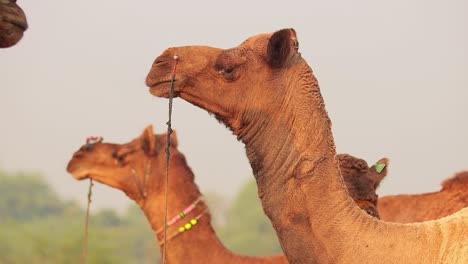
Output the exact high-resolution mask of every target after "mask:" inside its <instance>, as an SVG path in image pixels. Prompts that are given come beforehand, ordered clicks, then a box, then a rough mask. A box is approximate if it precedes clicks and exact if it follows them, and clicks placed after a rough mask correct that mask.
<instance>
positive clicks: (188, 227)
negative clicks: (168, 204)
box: [184, 223, 192, 230]
mask: <svg viewBox="0 0 468 264" xmlns="http://www.w3.org/2000/svg"><path fill="white" fill-rule="evenodd" d="M184 227H185V230H189V229H190V228H191V227H192V224H190V223H186V224H185V225H184Z"/></svg>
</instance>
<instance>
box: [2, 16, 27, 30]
mask: <svg viewBox="0 0 468 264" xmlns="http://www.w3.org/2000/svg"><path fill="white" fill-rule="evenodd" d="M3 22H7V23H10V24H12V25H14V26H16V27H18V28H20V29H21V30H22V31H26V30H27V29H28V23H27V22H26V21H19V20H15V19H7V18H3Z"/></svg>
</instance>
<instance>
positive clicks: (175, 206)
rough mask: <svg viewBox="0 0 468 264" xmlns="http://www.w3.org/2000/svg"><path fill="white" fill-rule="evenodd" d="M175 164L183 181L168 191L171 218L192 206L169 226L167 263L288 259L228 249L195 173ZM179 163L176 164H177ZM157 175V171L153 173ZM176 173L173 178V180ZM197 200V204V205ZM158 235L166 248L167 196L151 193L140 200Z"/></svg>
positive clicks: (271, 261) (172, 173) (175, 170)
mask: <svg viewBox="0 0 468 264" xmlns="http://www.w3.org/2000/svg"><path fill="white" fill-rule="evenodd" d="M173 165H174V171H171V173H170V174H171V175H174V177H175V176H176V177H177V178H178V179H181V180H182V181H181V182H180V183H177V193H175V192H170V193H169V199H168V201H169V204H168V218H167V219H168V222H169V221H170V220H171V219H172V218H173V217H174V216H177V215H178V214H179V213H180V212H182V211H184V210H185V211H186V212H187V211H188V210H186V209H189V208H192V209H191V210H190V212H187V213H186V216H185V217H183V218H181V219H180V220H178V221H176V222H175V223H173V225H171V226H170V227H168V228H167V240H166V247H167V248H166V263H168V264H170V263H227V264H231V263H232V264H234V263H236V264H237V263H249V264H255V263H287V261H286V258H285V257H284V256H278V255H277V256H271V257H264V258H263V257H249V256H240V255H236V254H234V253H232V252H231V251H229V250H228V249H226V248H225V247H224V246H223V244H222V243H221V242H220V240H219V239H218V237H217V236H216V233H215V231H214V229H213V227H212V225H211V215H210V213H209V211H208V207H207V205H206V204H205V202H204V201H203V200H200V201H199V202H197V201H198V199H199V198H200V197H201V193H200V191H199V189H198V187H197V185H196V184H195V183H194V182H193V174H192V172H191V170H190V169H189V168H188V166H184V167H180V166H175V164H173ZM175 167H177V168H175ZM152 176H156V175H152ZM174 177H173V178H172V179H173V180H175V179H174ZM194 203H196V205H194ZM141 208H142V210H143V212H144V213H145V215H146V217H147V219H148V221H149V222H150V225H151V228H152V229H153V232H154V233H155V238H156V239H157V243H158V245H159V248H160V252H161V253H162V252H163V250H162V249H163V248H162V246H163V237H164V236H163V234H164V231H163V223H164V198H163V196H162V195H156V194H154V193H150V194H149V196H148V198H147V200H146V202H144V203H141ZM197 216H198V219H197V223H196V224H195V225H192V226H191V228H190V229H188V230H187V231H185V232H183V233H179V234H178V229H179V227H181V226H184V225H185V224H186V223H189V222H190V220H192V219H194V218H196V217H197Z"/></svg>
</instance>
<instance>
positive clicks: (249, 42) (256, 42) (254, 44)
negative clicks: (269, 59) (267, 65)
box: [239, 33, 272, 51]
mask: <svg viewBox="0 0 468 264" xmlns="http://www.w3.org/2000/svg"><path fill="white" fill-rule="evenodd" d="M271 35H272V33H263V34H258V35H255V36H252V37H250V38H248V39H246V40H244V41H243V42H242V43H241V44H240V45H239V47H246V48H247V47H248V48H250V49H253V50H257V51H266V49H265V47H266V46H267V45H268V41H269V40H270V37H271Z"/></svg>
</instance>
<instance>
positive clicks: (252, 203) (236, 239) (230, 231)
mask: <svg viewBox="0 0 468 264" xmlns="http://www.w3.org/2000/svg"><path fill="white" fill-rule="evenodd" d="M219 235H220V238H221V240H222V241H223V243H224V244H225V245H226V247H228V248H229V249H231V250H233V251H234V252H237V253H240V254H245V255H254V256H262V255H263V256H266V255H272V254H277V253H281V252H282V250H281V247H280V245H279V242H278V239H277V236H276V232H275V231H274V229H273V227H272V226H271V223H270V221H269V219H268V218H267V217H266V215H265V214H264V212H263V209H262V207H261V204H260V199H259V198H258V194H257V185H256V183H255V181H254V180H251V181H249V182H247V183H246V184H245V185H244V186H243V187H242V188H241V190H240V191H239V193H238V194H237V196H236V197H235V198H234V201H233V203H232V204H231V206H230V207H229V209H228V210H227V212H226V223H225V225H224V226H223V227H222V228H221V231H220V232H219Z"/></svg>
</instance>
